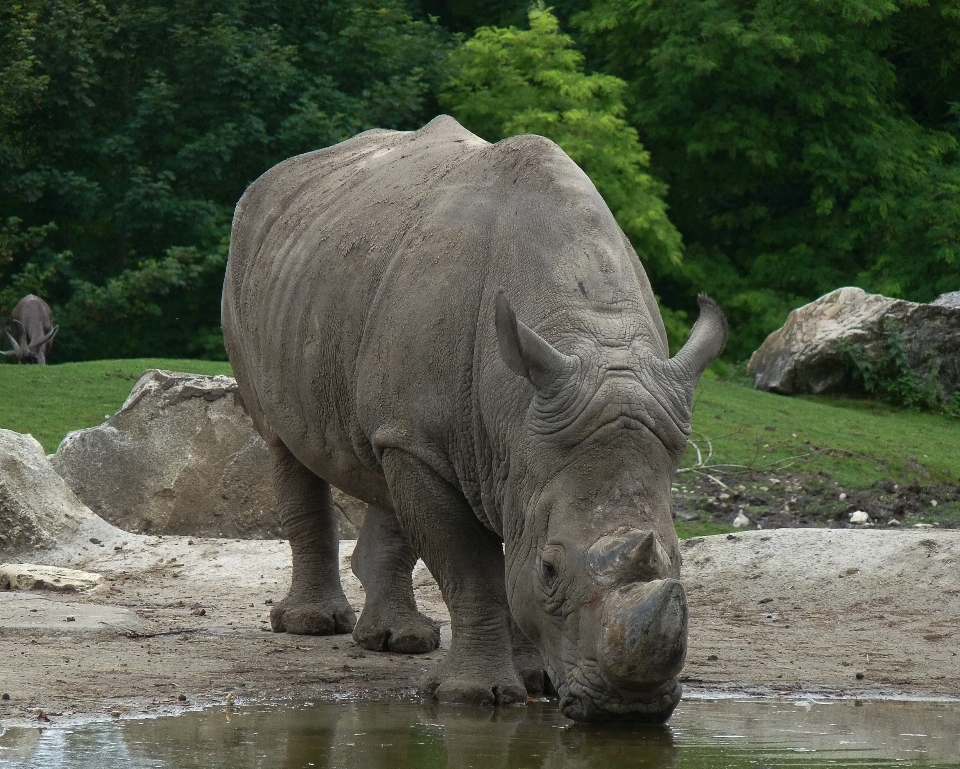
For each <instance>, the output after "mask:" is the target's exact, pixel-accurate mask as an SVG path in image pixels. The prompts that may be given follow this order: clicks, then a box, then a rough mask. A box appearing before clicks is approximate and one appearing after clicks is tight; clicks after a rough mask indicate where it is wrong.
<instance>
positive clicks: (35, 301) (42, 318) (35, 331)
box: [3, 294, 60, 366]
mask: <svg viewBox="0 0 960 769" xmlns="http://www.w3.org/2000/svg"><path fill="white" fill-rule="evenodd" d="M10 326H11V328H12V333H11V329H4V334H5V335H6V337H7V339H8V340H10V344H12V345H13V349H12V350H4V351H3V354H4V355H7V356H10V355H16V356H17V360H18V361H19V362H20V363H37V364H39V365H41V366H43V365H45V364H46V362H47V355H49V354H50V348H51V347H53V338H54V337H55V336H56V335H57V331H59V330H60V327H59V326H54V325H53V313H52V312H51V311H50V305H48V304H47V303H46V302H45V301H43V299H41V298H40V297H39V296H34V295H33V294H27V295H26V296H25V297H23V299H21V300H20V301H19V302H17V306H16V307H14V308H13V312H12V313H10Z"/></svg>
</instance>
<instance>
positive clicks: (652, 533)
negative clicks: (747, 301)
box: [496, 294, 727, 721]
mask: <svg viewBox="0 0 960 769" xmlns="http://www.w3.org/2000/svg"><path fill="white" fill-rule="evenodd" d="M700 307H701V315H700V318H699V320H698V321H697V323H696V325H695V326H694V329H693V331H692V333H691V337H690V340H689V341H688V342H687V344H686V345H685V346H684V348H683V349H682V350H681V351H680V352H679V353H678V354H677V355H676V356H675V357H674V358H672V359H667V358H666V356H664V355H663V354H662V353H659V354H658V353H657V351H656V349H655V348H654V347H651V346H649V345H646V346H645V345H642V344H641V345H637V344H634V343H633V342H632V341H631V339H632V338H633V336H631V335H630V334H627V335H626V336H625V337H621V339H620V340H619V341H618V340H614V341H613V342H612V343H606V342H598V339H597V338H596V337H595V338H593V339H590V340H582V341H581V342H580V343H575V344H573V345H572V348H571V349H570V350H569V351H568V352H566V353H564V352H560V351H559V350H557V349H555V348H554V347H553V346H552V345H550V344H549V343H548V342H546V341H545V340H544V339H542V338H541V337H540V336H539V335H538V334H536V332H534V331H533V330H532V329H530V328H528V327H527V326H525V325H524V324H523V323H522V322H521V321H520V320H518V319H517V318H516V316H515V314H514V312H513V310H512V309H511V308H510V306H509V304H508V303H507V301H506V299H505V298H504V297H503V295H502V294H501V295H500V296H499V297H498V299H497V312H496V318H497V337H498V341H499V344H500V352H501V355H502V357H503V359H504V361H505V362H506V363H507V365H508V366H509V367H510V368H511V369H512V370H513V371H514V372H515V373H517V374H519V375H521V376H524V377H526V378H527V379H528V380H529V381H530V382H531V383H532V385H533V387H534V393H533V397H532V400H531V404H530V407H529V410H528V412H527V417H526V424H525V435H524V437H523V439H522V441H520V442H521V443H522V445H521V446H518V447H516V448H515V449H512V450H511V456H510V476H511V479H512V480H511V483H509V484H508V488H507V491H506V496H507V497H508V498H507V499H506V502H505V507H506V508H507V509H508V510H510V511H512V513H513V514H508V515H506V516H505V520H504V541H505V552H506V560H507V586H508V593H509V600H510V606H511V611H512V613H513V616H514V619H515V621H516V622H517V624H518V625H519V627H520V629H521V630H522V631H523V632H524V633H525V634H526V635H527V637H528V638H529V639H530V640H531V641H532V642H533V643H534V644H535V645H536V646H537V648H538V649H539V650H540V653H541V655H542V656H543V661H544V666H545V668H546V670H547V673H548V675H549V676H550V679H551V682H552V683H553V685H554V687H555V688H556V690H557V693H558V694H559V696H560V707H561V710H562V711H563V712H564V714H565V715H567V716H568V717H570V718H573V719H575V720H578V721H587V720H603V719H610V718H616V717H620V716H624V717H630V718H641V719H652V720H665V719H666V718H668V717H669V715H670V714H671V712H672V711H673V709H674V707H675V706H676V704H677V702H678V701H679V699H680V684H679V682H678V674H679V672H680V670H681V668H682V667H683V663H684V658H685V655H686V645H687V602H686V596H685V594H684V590H683V586H682V585H681V583H680V582H679V576H680V552H679V547H678V540H677V535H676V531H675V529H674V527H673V520H672V516H671V511H670V485H671V482H672V480H673V477H674V475H675V473H676V470H677V468H678V466H679V463H680V460H681V458H682V456H683V452H684V449H685V446H686V439H687V436H688V435H689V432H690V412H691V401H692V397H693V390H694V387H695V386H696V383H697V381H698V380H699V378H700V375H701V374H702V373H703V370H704V369H705V368H706V367H707V365H709V363H710V362H711V361H712V360H713V359H714V358H715V357H716V356H717V355H718V354H719V353H720V351H721V350H722V349H723V345H724V343H725V341H726V335H727V331H726V322H725V321H724V319H723V315H722V313H721V312H720V310H719V308H718V307H717V306H716V304H714V303H713V302H712V301H711V300H709V299H707V298H706V297H701V299H700ZM606 341H607V342H609V339H608V340H606Z"/></svg>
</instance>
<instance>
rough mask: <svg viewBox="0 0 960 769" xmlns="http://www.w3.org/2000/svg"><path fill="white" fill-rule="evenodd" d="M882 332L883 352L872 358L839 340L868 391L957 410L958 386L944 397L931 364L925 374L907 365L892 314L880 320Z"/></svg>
mask: <svg viewBox="0 0 960 769" xmlns="http://www.w3.org/2000/svg"><path fill="white" fill-rule="evenodd" d="M883 336H884V342H885V346H886V352H884V354H883V355H881V356H879V357H874V358H871V357H868V356H867V354H866V352H865V351H864V349H863V347H861V346H859V345H855V344H852V343H850V342H846V341H843V342H841V344H840V354H841V356H842V357H843V360H844V363H845V364H846V365H847V368H848V369H849V370H850V371H851V372H852V373H853V376H854V379H855V380H856V381H858V382H859V383H860V384H861V385H862V386H863V389H864V390H865V391H866V392H867V393H868V394H870V395H873V396H875V397H877V398H881V399H883V400H885V401H887V402H888V403H891V404H893V405H894V406H899V407H901V408H906V409H914V410H916V409H925V410H930V411H935V410H940V409H944V410H946V411H947V412H948V413H953V411H951V409H952V408H954V406H952V405H951V404H955V406H956V408H957V410H958V411H960V388H958V389H957V391H956V392H954V394H953V398H952V399H950V400H948V399H947V397H946V396H945V395H944V394H942V393H941V391H940V385H939V382H938V380H937V366H936V365H935V364H933V365H931V367H930V370H929V372H928V373H927V374H926V375H924V374H921V373H920V372H919V371H917V370H916V369H915V368H914V367H913V366H912V365H911V363H910V360H909V358H908V357H907V347H906V344H905V343H904V341H903V335H902V334H901V333H900V330H899V329H898V328H897V323H896V321H895V320H894V319H893V318H887V319H886V320H885V321H884V324H883ZM955 415H956V414H955Z"/></svg>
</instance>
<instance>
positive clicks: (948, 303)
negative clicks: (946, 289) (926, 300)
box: [930, 291, 960, 310]
mask: <svg viewBox="0 0 960 769" xmlns="http://www.w3.org/2000/svg"><path fill="white" fill-rule="evenodd" d="M930 304H934V305H936V306H937V307H950V308H952V309H954V310H960V291H951V292H950V293H949V294H940V296H938V297H937V298H936V299H934V300H933V301H932V302H930Z"/></svg>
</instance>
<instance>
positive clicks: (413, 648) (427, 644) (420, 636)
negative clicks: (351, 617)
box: [353, 606, 440, 654]
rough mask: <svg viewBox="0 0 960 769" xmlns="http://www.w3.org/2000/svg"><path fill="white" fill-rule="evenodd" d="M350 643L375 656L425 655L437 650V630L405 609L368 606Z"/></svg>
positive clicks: (438, 640) (438, 628) (438, 643)
mask: <svg viewBox="0 0 960 769" xmlns="http://www.w3.org/2000/svg"><path fill="white" fill-rule="evenodd" d="M353 640H354V641H356V642H357V643H358V644H360V646H362V647H363V648H364V649H369V650H370V651H375V652H387V651H389V652H395V653H397V654H425V653H426V652H432V651H433V650H434V649H436V648H438V647H439V646H440V626H439V625H438V624H437V623H436V622H434V621H433V620H432V619H430V618H429V617H425V616H424V615H422V614H421V613H420V612H418V611H416V610H409V609H406V607H401V608H397V607H390V608H384V607H371V606H367V607H365V608H364V610H363V613H362V614H361V615H360V621H359V622H357V626H356V628H354V630H353Z"/></svg>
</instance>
